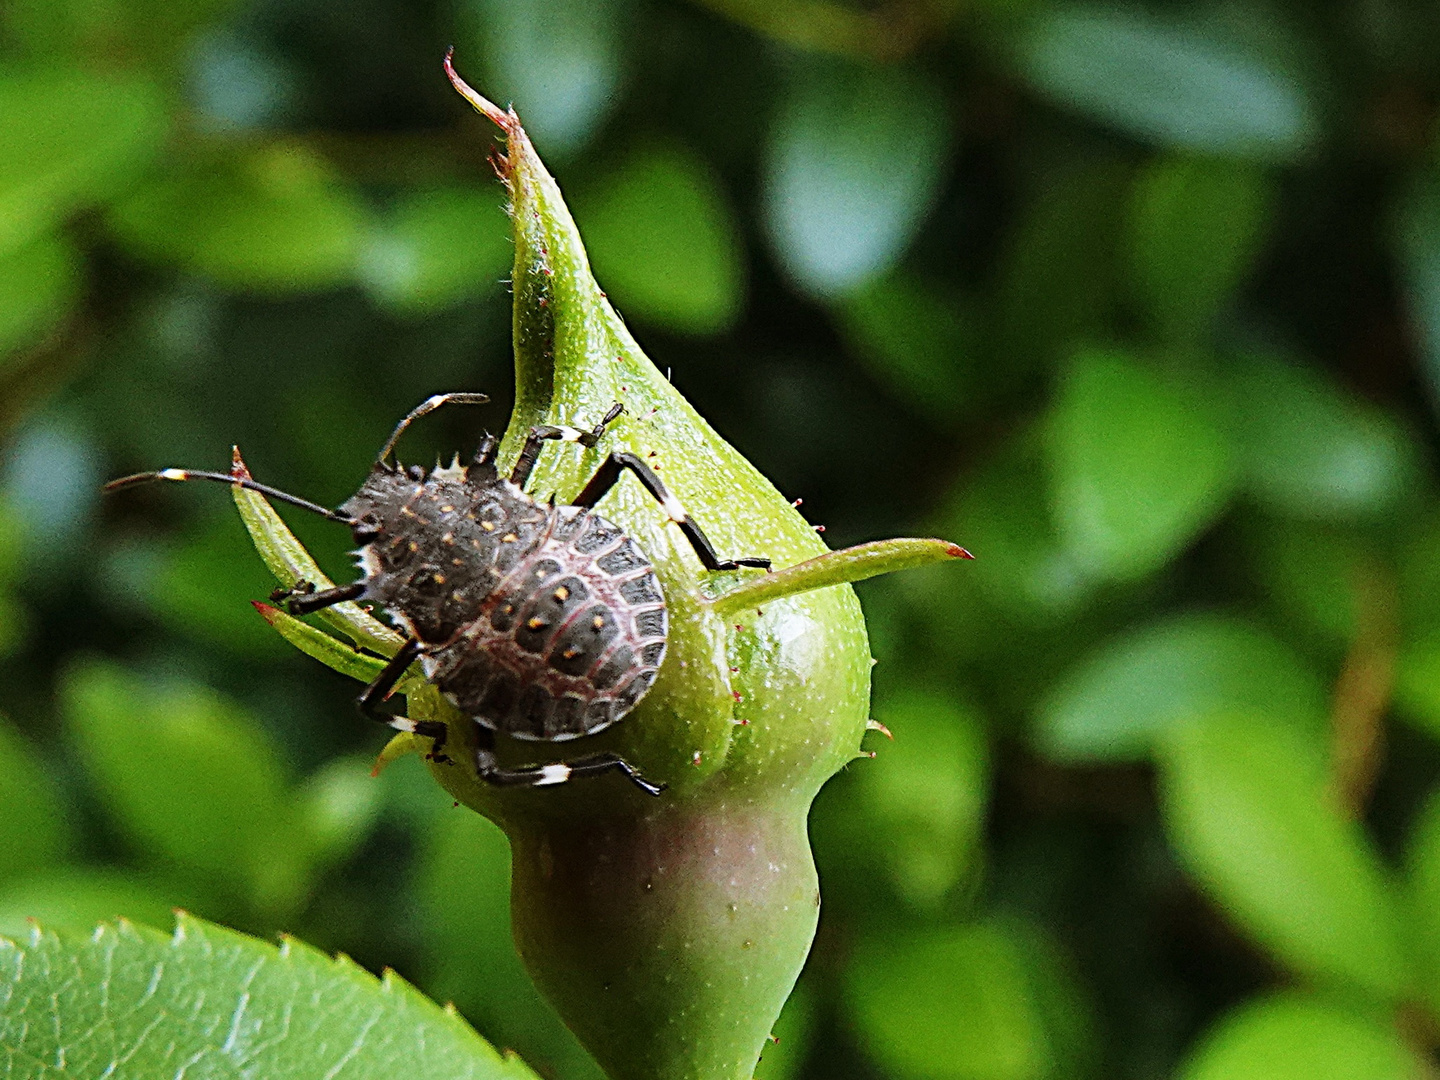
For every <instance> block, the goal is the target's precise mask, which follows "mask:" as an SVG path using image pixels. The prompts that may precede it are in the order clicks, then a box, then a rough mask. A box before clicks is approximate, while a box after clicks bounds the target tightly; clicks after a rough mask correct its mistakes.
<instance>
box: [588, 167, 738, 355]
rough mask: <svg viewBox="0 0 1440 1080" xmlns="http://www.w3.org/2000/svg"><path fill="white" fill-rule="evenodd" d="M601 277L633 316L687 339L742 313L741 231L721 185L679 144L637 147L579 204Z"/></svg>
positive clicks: (725, 325)
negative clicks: (684, 336) (677, 333)
mask: <svg viewBox="0 0 1440 1080" xmlns="http://www.w3.org/2000/svg"><path fill="white" fill-rule="evenodd" d="M575 217H576V220H577V221H578V222H579V223H580V225H581V226H582V227H583V228H584V230H585V240H586V246H587V248H588V250H589V252H590V262H591V265H592V266H593V267H594V269H595V276H596V278H597V279H598V280H599V282H600V284H601V286H602V287H603V288H604V289H605V290H606V292H607V294H608V295H609V296H610V299H611V301H612V302H613V303H614V304H615V305H616V307H617V308H619V310H621V311H622V312H624V313H625V314H626V315H627V316H634V317H635V318H636V319H638V320H640V321H645V322H653V323H655V324H657V325H659V326H663V327H666V328H667V329H670V330H675V331H678V332H680V333H685V334H714V333H719V332H720V331H722V330H727V329H729V328H730V327H731V326H732V325H733V324H734V322H735V320H736V318H738V317H739V315H740V307H741V303H742V301H743V299H744V293H745V267H744V263H743V261H742V253H741V248H740V233H739V228H738V226H737V224H736V222H735V218H734V214H733V212H732V211H731V209H730V205H729V201H728V199H727V197H726V195H725V191H724V189H723V188H722V187H721V184H720V179H719V177H717V176H716V175H715V173H714V171H713V170H712V169H711V168H710V167H709V165H708V164H707V163H706V162H705V160H704V159H703V158H700V157H698V156H697V155H695V154H694V153H693V152H691V151H689V150H687V149H685V148H684V147H682V146H679V145H676V144H672V143H649V144H644V145H641V146H638V147H635V148H634V149H632V150H631V151H630V152H629V153H628V154H627V155H626V157H625V158H624V160H622V161H621V162H620V163H619V165H618V167H616V168H615V169H613V170H612V171H611V172H609V173H608V174H606V175H604V176H603V177H601V178H600V179H599V180H598V181H596V183H595V185H594V186H593V187H592V188H591V189H590V190H589V191H588V192H585V191H582V193H581V195H580V196H577V197H576V200H575Z"/></svg>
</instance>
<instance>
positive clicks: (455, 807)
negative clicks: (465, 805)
mask: <svg viewBox="0 0 1440 1080" xmlns="http://www.w3.org/2000/svg"><path fill="white" fill-rule="evenodd" d="M450 809H451V810H458V809H460V800H459V799H456V800H455V801H454V802H453V803H451V804H450Z"/></svg>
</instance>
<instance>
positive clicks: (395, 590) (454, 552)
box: [107, 394, 770, 795]
mask: <svg viewBox="0 0 1440 1080" xmlns="http://www.w3.org/2000/svg"><path fill="white" fill-rule="evenodd" d="M485 400H486V398H485V397H484V395H481V394H440V395H436V396H435V397H432V398H430V399H428V400H427V401H425V402H424V403H422V404H421V405H420V406H419V407H417V408H416V409H414V410H413V411H411V412H410V413H409V414H408V415H407V416H406V417H405V418H404V419H403V420H401V421H400V423H399V424H398V425H397V426H396V428H395V431H394V433H393V434H392V435H391V436H390V438H389V439H388V440H387V441H386V443H385V446H384V447H383V448H382V449H381V451H380V455H379V457H378V458H377V460H376V462H375V465H374V467H373V468H372V469H371V471H370V475H369V476H368V477H367V478H366V480H365V483H364V484H363V485H362V486H361V488H360V490H359V491H358V492H356V493H355V495H354V496H352V497H351V498H350V499H349V500H348V501H347V502H346V503H345V504H344V505H343V506H341V507H340V509H339V510H328V509H326V508H325V507H322V506H318V505H316V504H314V503H310V502H307V501H306V500H304V499H300V498H297V497H295V496H293V495H289V494H286V493H285V492H281V491H276V490H275V489H273V488H270V487H268V486H266V485H263V484H257V483H255V482H254V481H253V480H249V479H247V478H237V477H235V476H231V475H227V474H224V473H210V472H201V471H196V470H190V469H163V470H161V471H159V472H152V473H140V474H137V475H135V476H127V477H124V478H122V479H120V480H116V481H113V482H112V483H110V484H109V485H107V490H114V489H116V488H120V487H126V486H128V485H130V484H135V483H141V482H145V481H149V480H192V479H196V480H215V481H219V482H223V483H228V484H240V485H241V486H243V487H249V488H252V489H253V490H256V491H259V492H261V493H262V494H265V495H269V496H271V497H272V498H276V499H280V500H282V501H284V502H289V503H291V504H293V505H296V506H301V507H303V508H305V509H308V510H311V511H314V512H317V513H320V514H323V515H325V516H326V517H329V518H331V519H332V520H336V521H341V522H343V523H345V524H346V525H348V526H349V527H350V529H351V531H352V533H353V535H354V537H355V542H356V543H357V544H358V545H359V551H358V556H359V560H360V567H361V570H362V571H363V573H364V576H363V577H362V578H361V579H360V580H359V581H355V582H352V583H351V584H348V585H340V586H336V587H335V588H331V589H326V590H323V591H319V592H317V591H315V589H314V586H313V585H309V584H308V583H303V582H302V583H299V584H297V586H296V587H295V588H293V589H289V590H284V591H283V594H282V595H284V596H285V597H286V600H287V606H288V607H289V609H290V611H291V612H292V613H294V614H308V613H310V612H314V611H319V610H321V609H323V608H326V607H329V606H331V605H333V604H338V603H341V602H343V601H346V600H360V601H368V602H371V603H374V604H377V605H379V606H381V607H383V608H385V610H386V611H387V612H388V613H389V615H390V617H391V619H392V620H393V621H394V622H395V624H396V625H397V626H399V627H400V628H402V630H403V631H404V632H405V634H406V640H405V644H404V645H403V646H402V647H401V648H400V650H399V651H398V652H397V653H396V654H395V656H394V657H393V658H392V659H391V661H390V662H389V663H388V664H387V665H386V666H385V668H384V670H383V671H381V673H380V674H379V675H378V676H376V678H375V680H374V681H373V682H371V683H370V685H369V686H367V687H366V688H365V690H364V691H363V692H362V693H361V694H360V697H359V699H358V703H359V706H360V709H361V711H362V712H364V713H365V714H366V715H369V716H374V717H376V718H377V719H380V720H382V721H383V722H385V723H388V724H390V725H391V726H393V727H396V728H399V729H401V730H404V731H414V732H416V733H418V734H420V735H425V736H428V737H429V738H431V739H432V740H433V741H434V745H433V747H432V751H431V753H432V755H433V756H437V757H442V756H443V754H442V750H443V747H444V744H445V736H446V734H447V731H446V728H445V726H444V725H443V724H441V723H438V722H434V721H418V722H416V721H411V720H409V719H407V718H405V717H395V716H391V715H389V714H387V713H383V712H381V711H379V708H378V706H379V704H380V703H381V702H382V701H384V700H385V698H387V697H388V696H389V694H390V693H391V691H393V689H394V687H395V685H396V683H398V682H399V680H400V678H401V677H402V676H403V675H404V674H405V671H406V670H407V669H408V668H409V667H410V665H411V664H412V663H414V662H415V661H416V660H417V659H418V660H419V661H420V664H421V667H422V669H423V670H424V672H425V675H426V677H427V678H429V679H430V681H431V682H433V683H434V684H435V685H436V686H437V687H439V689H440V691H441V693H443V694H444V695H445V696H446V697H447V698H448V699H449V700H450V701H451V702H452V703H453V704H454V705H455V706H456V708H458V709H460V710H461V711H462V712H464V713H466V714H467V715H469V716H471V717H473V718H474V720H475V721H476V723H477V724H478V725H479V733H478V734H479V739H478V744H479V745H478V750H477V752H476V762H475V764H476V768H477V771H478V773H479V775H480V777H481V778H482V779H484V780H486V781H488V782H490V783H492V784H498V785H509V786H526V787H535V786H541V785H546V784H557V783H562V782H564V781H567V780H570V779H573V778H575V777H577V776H590V775H595V774H598V773H602V772H608V771H611V770H615V771H619V772H622V773H624V774H625V775H626V776H627V777H629V779H630V780H631V781H632V782H633V783H635V784H636V785H637V786H638V787H640V788H642V789H643V790H645V791H647V792H649V793H651V794H652V795H655V794H659V793H660V791H662V790H663V788H664V785H662V784H656V783H653V782H651V781H649V780H647V779H645V777H643V776H641V775H640V773H639V772H638V771H637V770H636V769H635V768H634V767H633V766H632V765H630V763H629V762H627V761H625V760H624V759H623V758H622V757H620V756H619V755H617V754H613V753H599V754H591V755H588V756H585V757H580V758H576V759H574V760H571V761H568V762H557V763H554V764H548V765H535V766H527V767H524V768H505V767H503V766H501V765H500V764H499V761H498V759H497V758H496V755H495V733H496V732H499V733H500V734H503V735H507V736H511V737H514V738H517V739H531V740H541V741H546V742H559V741H561V740H566V739H574V738H579V737H581V736H584V735H590V734H594V733H595V732H597V731H600V730H602V729H604V728H606V727H609V726H610V725H611V724H614V723H616V722H617V721H619V720H621V719H623V718H624V717H625V715H626V714H628V713H629V712H630V711H631V710H632V709H633V708H634V707H635V706H636V704H637V703H638V702H639V701H640V699H641V698H643V697H644V696H645V693H646V692H647V691H648V690H649V689H650V685H651V683H653V682H654V680H655V676H656V674H657V672H658V670H659V667H660V663H661V660H662V659H663V657H664V655H665V642H666V632H667V628H668V627H667V614H666V607H665V597H664V594H663V593H662V591H661V589H660V583H659V581H658V579H657V578H656V576H655V571H654V568H653V567H652V566H651V564H650V560H649V559H648V558H647V557H646V556H645V553H644V552H643V551H641V550H640V547H639V545H637V544H636V543H635V541H634V540H633V539H631V538H630V537H629V536H627V535H626V534H625V532H624V530H623V529H621V528H620V527H619V526H618V525H616V524H614V523H613V522H610V521H608V520H606V519H605V518H604V517H602V516H600V515H599V514H597V513H595V512H594V507H595V504H596V503H598V502H599V501H600V499H601V498H602V497H603V496H604V495H605V494H606V492H608V491H609V490H610V488H612V487H613V486H614V485H615V483H616V482H617V481H618V480H619V478H620V476H621V474H622V473H623V472H625V471H627V470H628V471H629V472H631V473H633V474H634V475H635V476H636V477H637V478H638V479H639V480H640V482H641V483H642V484H643V485H644V486H645V488H646V489H647V490H648V491H649V492H650V493H651V494H652V495H653V496H654V497H655V498H656V499H657V500H658V501H659V503H660V505H661V507H662V508H663V509H664V511H665V513H666V516H667V517H668V518H669V519H670V520H671V521H673V522H675V524H676V525H678V526H679V527H680V529H681V530H682V531H683V533H684V534H685V536H686V538H687V539H688V540H689V541H690V544H691V546H692V547H693V548H694V549H695V553H696V554H697V555H698V556H699V558H700V561H701V563H702V564H703V565H704V566H705V568H706V569H707V570H733V569H737V568H738V567H742V566H750V567H759V568H765V569H768V568H769V566H770V561H769V560H768V559H764V558H742V559H732V560H722V559H720V558H718V557H717V556H716V554H715V550H714V548H713V547H712V546H711V544H710V542H709V540H708V539H707V538H706V537H705V534H704V533H703V532H702V531H701V530H700V528H699V527H698V526H697V525H695V523H694V522H693V521H691V520H690V518H689V516H688V515H687V514H686V512H685V510H684V508H683V507H682V506H681V505H680V503H679V502H678V501H677V500H676V499H675V497H674V496H673V495H671V494H670V493H669V492H668V491H667V490H666V489H665V486H664V485H663V484H662V483H661V481H660V478H659V477H658V476H656V475H655V473H654V472H653V471H652V470H651V469H650V468H649V467H648V466H647V465H646V464H645V463H644V462H643V461H642V460H641V459H640V458H638V457H636V456H635V455H633V454H628V453H624V452H618V451H617V452H615V453H612V454H610V456H609V457H608V458H606V460H605V462H604V463H603V464H602V465H601V466H600V468H599V470H598V471H597V472H596V473H595V475H594V477H592V478H591V480H590V482H589V483H588V484H586V485H585V487H584V489H583V490H582V491H581V492H580V494H579V495H578V496H577V497H576V499H575V501H574V502H573V503H572V504H570V505H568V506H556V505H554V504H553V503H540V502H537V501H536V500H535V499H532V498H531V497H530V496H529V495H527V494H526V493H525V484H526V482H527V481H528V480H529V478H530V474H531V472H532V471H533V469H534V467H535V463H536V461H537V460H538V458H539V455H540V450H541V447H542V446H543V444H544V443H545V441H546V440H551V439H559V440H564V441H567V442H578V443H581V444H582V445H585V446H594V445H596V443H598V442H599V440H600V437H601V436H602V435H603V434H604V431H605V428H606V426H607V425H608V424H609V423H610V422H611V421H613V420H614V419H615V418H616V417H617V416H618V415H619V414H620V412H621V407H620V406H619V405H618V404H617V405H616V406H615V407H614V408H612V409H611V410H610V412H609V413H608V414H606V416H605V417H604V418H603V419H602V420H601V421H600V423H598V424H596V425H595V427H594V428H593V429H591V430H589V431H581V430H579V429H576V428H570V427H561V426H551V425H543V426H539V427H534V428H531V429H530V433H529V436H528V437H527V439H526V440H525V446H524V448H523V449H522V450H521V452H520V456H519V458H518V459H517V461H516V463H515V467H514V469H513V470H512V471H511V473H510V475H509V476H508V477H501V476H500V474H499V471H498V469H497V467H496V461H495V453H496V445H497V443H496V439H495V437H494V436H492V435H486V436H485V437H484V439H483V440H482V441H481V444H480V448H479V449H478V450H477V451H476V453H475V456H474V458H473V459H472V460H471V462H470V464H469V465H468V466H465V467H463V468H462V467H460V466H459V465H458V464H457V465H454V466H451V467H450V468H446V469H435V470H432V471H430V472H427V471H426V470H424V469H422V468H420V467H418V466H411V467H409V468H402V467H401V466H399V465H398V464H391V463H390V461H389V456H390V451H391V450H392V449H393V448H394V446H395V443H396V442H397V441H398V439H399V438H400V435H401V433H402V432H404V430H405V429H406V427H408V426H409V425H410V423H411V422H413V421H414V420H416V419H417V418H418V417H421V416H423V415H425V414H426V413H428V412H431V411H433V410H434V409H436V408H439V407H440V406H441V405H444V404H447V403H451V402H458V403H463V404H478V403H480V402H483V401H485Z"/></svg>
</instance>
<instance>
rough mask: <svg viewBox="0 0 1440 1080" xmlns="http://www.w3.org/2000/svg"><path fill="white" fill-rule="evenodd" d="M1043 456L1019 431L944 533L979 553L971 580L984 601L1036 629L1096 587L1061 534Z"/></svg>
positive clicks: (964, 492)
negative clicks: (962, 539)
mask: <svg viewBox="0 0 1440 1080" xmlns="http://www.w3.org/2000/svg"><path fill="white" fill-rule="evenodd" d="M1041 456H1042V446H1041V440H1040V439H1039V438H1037V437H1036V433H1035V432H1034V431H1033V430H1032V431H1025V432H1022V433H1021V434H1020V435H1019V436H1017V437H1015V438H1013V439H1011V440H1010V441H1009V442H1008V443H1007V444H1006V445H1004V446H1003V447H1002V448H1001V449H1000V451H999V453H997V454H996V455H995V457H994V458H993V459H992V460H991V461H989V462H987V463H986V464H985V466H984V467H983V468H982V469H981V470H980V472H979V474H978V475H977V476H975V477H974V478H973V479H972V480H971V481H970V483H969V484H968V485H967V486H966V487H964V488H962V489H961V491H960V492H959V497H958V498H957V499H956V500H955V501H954V503H953V505H952V507H951V508H949V509H948V510H947V511H946V512H945V513H944V514H943V515H942V517H941V522H942V527H944V528H945V529H947V530H953V531H954V532H955V533H956V534H957V535H964V537H965V542H966V543H967V544H968V545H970V547H971V548H973V549H974V550H975V551H976V552H978V553H979V557H978V558H977V559H976V560H975V566H974V576H975V582H976V584H977V585H978V586H979V587H980V588H981V589H982V590H983V591H984V593H985V596H986V598H987V599H988V600H989V601H990V602H991V603H992V604H994V605H995V607H996V608H998V609H999V610H1001V611H1004V612H1008V613H1010V614H1012V615H1014V616H1017V617H1019V618H1021V619H1023V620H1025V621H1026V622H1033V623H1048V622H1054V621H1057V620H1059V619H1063V618H1068V617H1071V616H1073V615H1075V614H1076V613H1077V612H1078V611H1079V610H1080V608H1081V607H1082V605H1084V604H1085V603H1086V602H1087V601H1088V600H1089V599H1090V597H1091V596H1092V594H1093V593H1094V591H1095V587H1096V585H1097V583H1098V582H1097V578H1096V576H1095V574H1094V573H1093V572H1092V571H1091V570H1090V569H1089V568H1087V567H1086V566H1084V565H1082V563H1081V560H1080V559H1079V557H1078V556H1077V555H1076V553H1075V551H1074V550H1073V549H1072V548H1071V547H1069V546H1068V545H1066V544H1065V543H1064V542H1063V540H1062V539H1061V537H1060V535H1059V532H1058V530H1057V529H1056V526H1055V522H1054V520H1053V517H1052V515H1051V512H1050V506H1049V502H1048V492H1047V491H1046V477H1045V472H1044V463H1043V461H1042V460H1041ZM968 572H969V570H968V568H967V573H968Z"/></svg>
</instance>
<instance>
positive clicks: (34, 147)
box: [0, 67, 166, 257]
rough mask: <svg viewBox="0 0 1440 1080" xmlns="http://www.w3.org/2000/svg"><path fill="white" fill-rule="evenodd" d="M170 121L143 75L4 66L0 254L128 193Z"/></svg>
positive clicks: (0, 76) (0, 126)
mask: <svg viewBox="0 0 1440 1080" xmlns="http://www.w3.org/2000/svg"><path fill="white" fill-rule="evenodd" d="M165 124H166V116H165V102H164V99H163V98H162V96H161V94H160V91H159V89H158V88H157V87H156V86H155V85H154V84H153V83H152V82H151V81H150V80H149V79H146V78H144V77H138V76H126V75H97V74H93V73H91V72H88V71H80V70H76V69H70V68H58V67H47V68H41V69H37V70H35V71H28V72H27V71H16V70H13V69H12V70H8V71H0V146H3V147H4V148H5V152H4V153H3V154H0V257H3V256H4V255H6V254H8V253H10V252H12V251H14V250H16V249H17V248H19V247H22V246H24V245H25V244H28V243H31V242H33V241H36V240H38V239H39V238H40V237H41V236H42V235H44V234H45V233H46V232H48V231H50V230H51V229H52V228H53V227H54V226H55V225H56V224H58V223H59V222H60V221H62V220H63V219H64V218H66V217H67V216H69V215H70V214H71V213H73V212H75V211H76V210H79V209H81V208H82V207H86V206H93V205H95V204H97V203H101V202H105V201H107V200H109V199H112V198H114V197H115V196H116V195H119V194H120V193H121V192H122V191H124V190H125V189H126V187H128V186H129V185H130V184H131V183H133V182H134V181H135V180H136V179H137V178H138V177H139V176H140V175H141V174H142V173H143V171H144V169H145V166H146V165H147V164H148V163H149V162H150V160H151V159H152V158H153V157H154V156H155V154H156V153H157V152H158V151H159V149H160V145H161V142H162V140H163V139H164V137H165Z"/></svg>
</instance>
